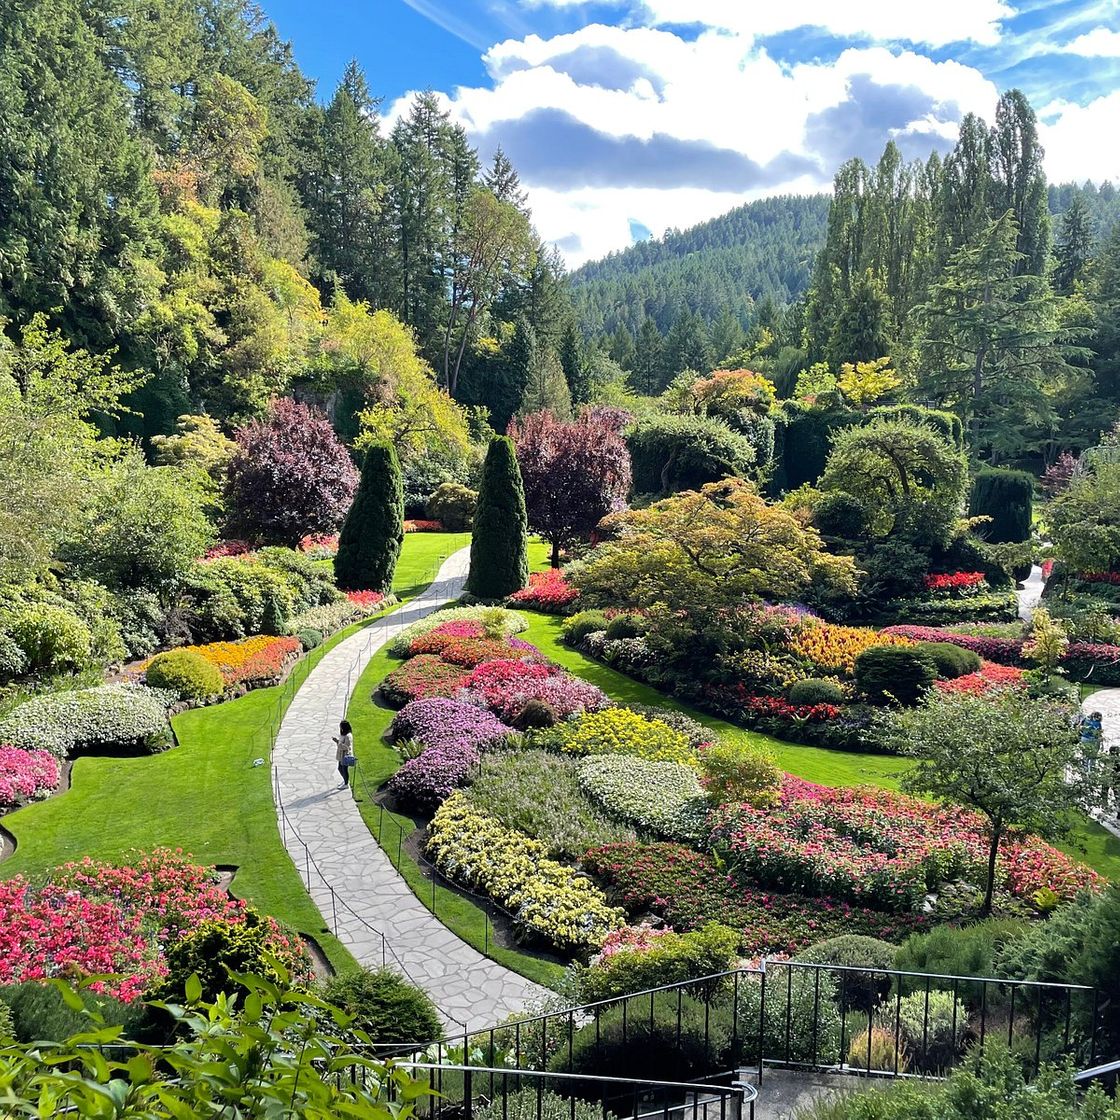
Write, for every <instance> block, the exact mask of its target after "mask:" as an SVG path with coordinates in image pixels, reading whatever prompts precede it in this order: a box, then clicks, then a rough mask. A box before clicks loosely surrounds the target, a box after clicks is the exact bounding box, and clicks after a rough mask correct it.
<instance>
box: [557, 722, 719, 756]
mask: <svg viewBox="0 0 1120 1120" xmlns="http://www.w3.org/2000/svg"><path fill="white" fill-rule="evenodd" d="M555 740H556V742H557V744H558V746H559V748H560V750H562V751H566V752H569V753H571V754H632V755H637V756H638V757H639V758H648V759H650V760H652V761H655V762H681V763H684V764H685V765H686V766H699V759H698V757H697V755H696V752H695V751H694V750H693V749H692V746H691V745H690V743H689V741H688V739H687V738H686V737H685V736H684V735H682V734H681V733H680V732H679V731H674V730H673V729H672V728H671V727H670V726H669V725H668V724H667V723H664V722H663V721H662V720H660V719H646V717H645V716H641V715H639V714H638V713H637V712H634V711H631V710H630V709H629V708H606V709H604V710H603V711H601V712H588V713H586V714H585V715H582V716H580V717H579V718H578V719H576V720H574V721H572V722H571V723H567V724H563V725H561V726H559V727H557V728H556V729H555Z"/></svg>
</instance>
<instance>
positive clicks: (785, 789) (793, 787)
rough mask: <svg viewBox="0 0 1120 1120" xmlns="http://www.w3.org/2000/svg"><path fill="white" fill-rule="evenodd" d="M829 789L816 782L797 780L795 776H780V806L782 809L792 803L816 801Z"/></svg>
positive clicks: (803, 779)
mask: <svg viewBox="0 0 1120 1120" xmlns="http://www.w3.org/2000/svg"><path fill="white" fill-rule="evenodd" d="M829 788H830V787H829V786H822V785H820V784H819V783H817V782H810V781H807V780H806V779H805V778H799V777H797V775H796V774H782V788H781V792H780V798H781V804H782V806H783V808H784V807H785V806H787V805H789V804H791V803H792V802H794V801H817V800H819V799H820V798H821V797H823V796H825V794H826V793H827V792H828V790H829Z"/></svg>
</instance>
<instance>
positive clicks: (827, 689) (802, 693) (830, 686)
mask: <svg viewBox="0 0 1120 1120" xmlns="http://www.w3.org/2000/svg"><path fill="white" fill-rule="evenodd" d="M786 695H787V697H788V699H789V702H790V703H791V704H797V705H799V706H805V707H809V706H811V705H813V704H843V703H844V690H843V689H842V688H841V687H840V686H839V685H838V684H837V683H836V682H835V681H828V680H822V679H821V678H820V677H807V678H806V679H805V680H803V681H794V682H793V684H791V685H790V686H789V691H788V692H787V694H786Z"/></svg>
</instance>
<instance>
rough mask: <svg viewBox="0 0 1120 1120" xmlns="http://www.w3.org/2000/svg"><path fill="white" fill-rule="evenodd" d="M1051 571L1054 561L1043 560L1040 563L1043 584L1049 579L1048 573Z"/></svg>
mask: <svg viewBox="0 0 1120 1120" xmlns="http://www.w3.org/2000/svg"><path fill="white" fill-rule="evenodd" d="M1053 570H1054V561H1053V560H1043V561H1042V579H1043V581H1044V582H1045V581H1046V580H1048V579H1049V578H1050V573H1051V572H1052V571H1053Z"/></svg>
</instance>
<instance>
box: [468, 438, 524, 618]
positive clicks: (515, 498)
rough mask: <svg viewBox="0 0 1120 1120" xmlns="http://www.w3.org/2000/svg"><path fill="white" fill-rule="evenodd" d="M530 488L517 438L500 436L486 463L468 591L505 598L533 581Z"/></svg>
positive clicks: (477, 507) (474, 593)
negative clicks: (527, 491) (527, 498)
mask: <svg viewBox="0 0 1120 1120" xmlns="http://www.w3.org/2000/svg"><path fill="white" fill-rule="evenodd" d="M527 545H528V520H527V517H526V513H525V489H524V487H523V485H522V482H521V470H520V468H519V467H518V465H517V454H516V452H515V450H514V446H513V440H511V439H510V438H509V437H508V436H495V437H494V438H493V439H492V440H491V441H490V447H489V449H488V450H487V452H486V459H485V461H484V462H483V464H482V477H481V479H480V480H479V485H478V504H477V506H476V507H475V515H474V531H473V533H472V535H471V569H470V574H469V575H468V577H467V592H468V593H469V594H471V595H473V596H474V597H475V598H477V599H490V600H492V599H505V598H507V597H508V596H510V595H512V594H513V593H514V592H515V591H520V590H521V588H522V587H524V586H525V585H526V584H527V583H528V582H529V559H528V554H527V551H526V549H527Z"/></svg>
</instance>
